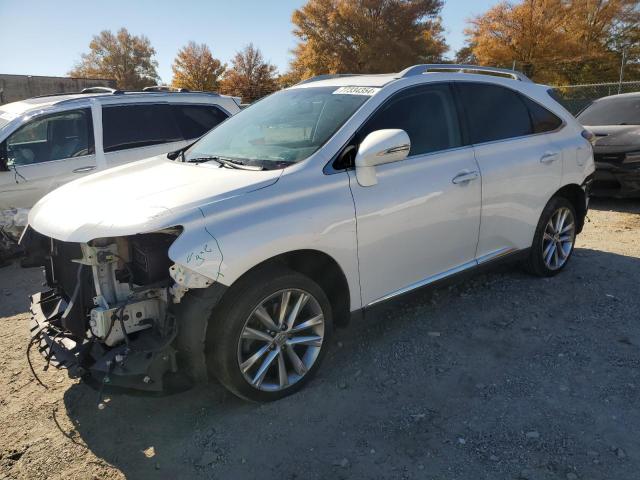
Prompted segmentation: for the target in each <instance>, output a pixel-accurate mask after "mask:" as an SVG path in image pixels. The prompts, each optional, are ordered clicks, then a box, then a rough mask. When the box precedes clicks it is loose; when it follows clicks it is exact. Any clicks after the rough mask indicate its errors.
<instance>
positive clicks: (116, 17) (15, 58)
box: [0, 0, 498, 82]
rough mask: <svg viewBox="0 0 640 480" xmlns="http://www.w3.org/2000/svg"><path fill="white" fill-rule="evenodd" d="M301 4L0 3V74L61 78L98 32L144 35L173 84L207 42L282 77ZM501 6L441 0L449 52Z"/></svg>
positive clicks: (158, 0)
mask: <svg viewBox="0 0 640 480" xmlns="http://www.w3.org/2000/svg"><path fill="white" fill-rule="evenodd" d="M304 3H305V0H262V1H259V0H226V1H220V0H209V1H206V0H182V1H175V0H172V1H166V0H153V1H151V0H128V1H125V0H109V1H108V2H104V3H93V2H87V1H86V0H84V1H79V0H0V22H1V23H0V25H2V28H0V73H5V74H23V75H53V76H64V75H66V73H67V72H68V71H69V70H70V69H71V68H72V67H73V66H74V64H75V63H76V62H77V61H78V60H79V58H80V54H81V53H82V52H86V51H87V50H88V47H89V42H90V41H91V38H92V36H93V35H95V34H97V33H99V32H100V31H102V30H112V31H114V32H115V31H116V30H118V29H119V28H120V27H126V28H127V29H128V30H129V32H131V33H133V34H136V35H140V34H144V35H146V36H147V37H148V38H149V40H150V41H151V45H152V46H153V47H154V48H155V49H156V60H157V61H158V63H159V67H158V73H159V74H160V77H161V79H162V81H163V82H170V81H171V76H172V74H171V63H172V62H173V59H174V57H175V55H176V52H177V51H178V50H179V49H180V48H181V47H182V46H184V45H185V44H186V43H187V42H188V41H190V40H194V41H196V42H198V43H206V44H207V45H209V48H211V50H212V52H213V54H214V56H215V57H217V58H220V59H221V60H222V61H223V62H226V63H229V61H230V59H231V58H232V57H233V55H234V53H235V52H236V51H237V50H240V49H241V48H242V47H244V46H245V45H247V44H248V43H250V42H253V44H254V45H256V46H257V47H259V48H260V49H261V50H262V53H263V54H264V57H265V58H266V59H267V60H268V61H270V62H271V63H273V64H274V65H276V66H277V67H278V69H279V71H280V72H281V73H282V72H285V71H286V70H287V66H288V64H289V61H290V59H291V49H292V48H293V47H294V46H295V44H296V39H295V37H294V36H293V34H292V33H291V32H292V29H293V26H292V24H291V13H292V12H293V11H294V10H295V9H296V8H299V7H300V6H302V5H303V4H304ZM496 3H498V0H445V7H444V9H443V11H442V17H443V23H444V26H445V29H446V40H447V43H448V44H449V46H450V47H451V52H454V51H455V50H457V49H459V48H460V47H461V46H462V45H463V44H464V33H463V30H464V28H465V24H466V22H465V21H466V20H467V19H468V18H470V17H472V16H474V15H476V14H479V13H482V12H484V11H485V10H487V9H488V8H489V7H490V6H492V5H494V4H496Z"/></svg>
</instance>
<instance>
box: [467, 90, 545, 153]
mask: <svg viewBox="0 0 640 480" xmlns="http://www.w3.org/2000/svg"><path fill="white" fill-rule="evenodd" d="M457 88H458V91H459V93H460V98H461V100H462V105H463V106H464V109H465V110H466V112H467V119H468V123H469V130H470V136H471V143H484V142H492V141H496V140H504V139H507V138H515V137H522V136H525V135H530V134H531V133H533V128H532V125H531V119H530V117H529V110H528V109H527V106H526V105H525V103H524V102H523V100H522V98H521V97H520V95H519V94H517V93H516V92H514V91H513V90H510V89H508V88H504V87H501V86H498V85H489V84H480V83H476V84H474V83H460V84H457Z"/></svg>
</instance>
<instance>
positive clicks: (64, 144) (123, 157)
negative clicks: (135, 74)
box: [0, 88, 240, 216]
mask: <svg viewBox="0 0 640 480" xmlns="http://www.w3.org/2000/svg"><path fill="white" fill-rule="evenodd" d="M238 105H239V101H237V100H234V99H233V98H232V97H228V96H222V95H217V94H210V93H196V92H194V93H191V92H189V93H187V92H180V93H170V92H163V91H158V92H152V91H149V92H122V91H118V90H111V89H105V88H90V89H86V90H85V91H84V93H79V94H63V95H52V96H46V97H37V98H31V99H28V100H23V101H20V102H15V103H10V104H7V105H2V106H0V212H7V216H8V215H9V214H10V213H11V212H15V211H16V210H19V209H29V208H31V207H32V206H33V205H34V204H35V203H36V202H37V201H38V200H39V199H40V198H42V197H43V196H44V195H45V194H46V193H48V192H50V191H52V190H54V189H55V188H57V187H59V186H60V185H63V184H65V183H67V182H69V181H71V180H73V179H76V178H79V177H82V176H84V175H87V174H89V173H92V172H97V171H100V170H104V169H107V168H110V167H114V166H118V165H122V164H125V163H128V162H132V161H135V160H141V159H143V158H148V157H151V156H154V155H158V154H162V153H167V152H170V151H173V150H176V149H178V148H181V147H183V146H185V145H188V144H189V143H192V142H193V141H194V140H195V139H197V138H198V137H200V136H202V135H203V134H204V133H205V132H207V131H209V130H210V129H212V128H213V127H215V126H216V125H217V124H219V123H220V122H222V121H224V120H225V119H226V118H227V117H229V116H230V115H233V114H235V113H237V112H238V111H239V110H240V109H239V106H238Z"/></svg>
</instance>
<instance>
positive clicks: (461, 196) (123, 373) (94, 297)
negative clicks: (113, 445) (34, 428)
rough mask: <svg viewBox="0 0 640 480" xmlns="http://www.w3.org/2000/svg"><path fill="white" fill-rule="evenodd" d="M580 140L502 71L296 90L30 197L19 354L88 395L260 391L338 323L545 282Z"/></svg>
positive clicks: (570, 203)
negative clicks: (26, 337) (124, 390)
mask: <svg viewBox="0 0 640 480" xmlns="http://www.w3.org/2000/svg"><path fill="white" fill-rule="evenodd" d="M588 138H589V134H588V133H587V132H585V131H584V130H583V128H582V127H581V126H580V125H579V124H578V123H577V122H576V121H575V120H574V119H573V117H572V116H571V114H570V113H569V112H567V111H566V110H565V109H564V108H563V107H561V106H560V105H559V104H558V103H557V102H556V101H555V100H554V99H553V98H552V96H551V94H550V90H549V88H548V87H545V86H541V85H536V84H534V83H532V82H531V81H530V80H529V79H528V78H526V77H525V76H523V75H522V74H519V73H517V72H512V71H505V70H496V69H490V68H483V67H476V66H452V65H417V66H414V67H410V68H408V69H406V70H404V71H403V72H400V73H396V74H388V75H387V74H385V75H361V76H356V75H346V76H345V75H339V76H323V77H318V78H313V79H311V80H307V81H305V82H302V83H300V84H298V85H295V86H294V87H291V88H288V89H286V90H283V91H280V92H278V93H275V94H273V95H271V96H269V97H267V98H264V99H263V100H261V101H259V102H257V103H255V104H253V105H251V106H250V107H249V108H247V109H246V110H243V111H241V112H240V113H238V114H237V115H235V116H233V117H231V118H229V119H228V120H226V121H225V122H223V123H221V124H220V125H219V126H217V127H216V128H215V129H213V130H212V131H211V132H209V133H208V134H207V135H205V136H204V137H202V138H201V139H200V140H199V141H197V142H196V143H195V144H194V145H192V146H190V147H188V148H184V149H182V150H178V151H176V152H173V153H172V154H170V155H168V157H169V158H166V157H164V156H163V157H162V158H159V157H154V158H151V159H148V160H143V161H140V162H136V163H133V164H129V165H124V166H121V167H117V168H115V169H111V170H107V171H104V172H100V173H96V174H93V175H90V176H87V177H84V178H82V179H79V180H76V181H74V182H71V183H69V184H67V185H65V186H63V187H61V188H59V189H58V190H55V191H54V192H52V193H50V194H49V195H47V196H46V197H45V198H43V199H42V200H41V201H40V202H39V203H38V204H37V205H36V206H35V207H34V208H33V209H32V211H31V213H30V216H29V224H30V227H29V228H28V230H27V232H26V233H25V235H24V237H23V242H24V243H25V244H27V248H28V250H29V253H30V255H31V256H32V258H40V259H41V263H42V264H43V265H44V266H45V270H46V276H47V283H48V285H49V290H48V291H45V292H42V293H38V294H35V295H33V297H32V312H33V321H32V342H33V345H38V346H39V347H40V350H41V352H42V354H43V355H45V357H46V358H47V360H48V362H50V363H53V364H56V365H58V366H62V367H67V368H69V372H70V374H71V375H75V376H81V375H82V376H86V377H87V378H90V379H91V378H92V379H94V380H97V381H98V382H102V383H103V384H110V385H116V386H124V387H133V388H140V389H146V390H161V389H163V388H169V387H170V386H171V385H172V382H174V381H175V380H176V379H177V378H188V379H189V380H190V382H192V383H194V384H196V383H205V382H206V381H207V379H208V378H209V376H210V375H214V376H216V377H217V378H218V379H219V380H220V382H221V383H222V384H224V385H225V386H226V387H227V388H229V389H230V390H231V391H233V392H234V393H236V394H237V395H239V396H241V397H243V398H246V399H251V400H255V401H268V400H274V399H277V398H280V397H282V396H284V395H287V394H290V393H292V392H294V391H296V390H297V389H299V388H300V387H301V386H302V385H303V384H304V383H305V382H306V381H308V380H309V379H310V377H311V376H312V375H313V374H314V372H315V371H316V370H317V369H318V367H319V365H320V361H321V359H322V357H323V355H324V354H325V353H326V351H327V349H328V348H330V340H331V333H332V329H333V327H334V325H336V324H340V323H343V322H345V321H346V320H347V319H348V318H349V317H350V315H352V314H354V313H357V312H362V311H365V310H367V309H370V308H371V307H373V306H375V305H377V304H380V303H381V302H384V301H387V300H390V299H393V298H397V297H399V296H401V295H403V294H405V293H407V292H410V291H413V290H416V289H418V288H420V287H425V286H429V285H436V284H438V283H439V282H440V281H443V280H448V279H451V278H454V277H456V276H457V275H458V274H461V273H466V272H471V271H473V270H475V269H477V268H478V267H481V266H485V265H489V264H491V263H494V262H497V261H499V260H505V259H518V260H521V261H522V262H523V263H524V264H525V265H526V267H527V268H528V270H529V271H530V272H532V273H533V274H535V275H539V276H552V275H555V274H557V273H559V272H560V271H561V270H562V269H563V268H564V267H565V266H566V265H567V262H568V261H569V259H570V257H571V253H572V250H573V247H574V243H575V239H576V235H577V234H578V233H580V231H581V229H582V227H583V224H584V220H585V215H586V212H587V206H588V188H589V183H590V179H591V177H592V174H593V171H594V163H593V153H592V147H591V144H590V142H589V141H588ZM181 374H184V375H182V376H181Z"/></svg>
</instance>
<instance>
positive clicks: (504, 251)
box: [365, 247, 517, 308]
mask: <svg viewBox="0 0 640 480" xmlns="http://www.w3.org/2000/svg"><path fill="white" fill-rule="evenodd" d="M516 251H517V249H515V248H511V247H504V248H501V249H499V250H496V251H495V252H490V253H487V254H486V255H483V256H482V257H479V258H477V259H475V260H472V261H470V262H466V263H463V264H462V265H458V266H457V267H453V268H451V269H449V270H445V271H444V272H440V273H437V274H435V275H432V276H430V277H427V278H425V279H422V280H420V281H418V282H416V283H412V284H411V285H407V286H406V287H404V288H401V289H400V290H396V291H394V292H391V293H389V294H387V295H385V296H383V297H380V298H378V299H376V300H374V301H373V302H371V303H368V304H367V305H365V308H366V307H371V306H373V305H376V304H378V303H382V302H384V301H386V300H390V299H392V298H394V297H397V296H399V295H403V294H405V293H409V292H410V291H412V290H416V289H418V288H420V287H425V286H427V285H429V284H430V283H434V282H436V281H438V280H443V279H445V278H447V277H450V276H452V275H455V274H456V273H460V272H463V271H465V270H469V269H471V268H473V267H477V266H478V265H481V264H484V263H487V262H488V261H490V260H495V259H497V258H500V257H503V256H505V255H508V254H510V253H514V252H516Z"/></svg>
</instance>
